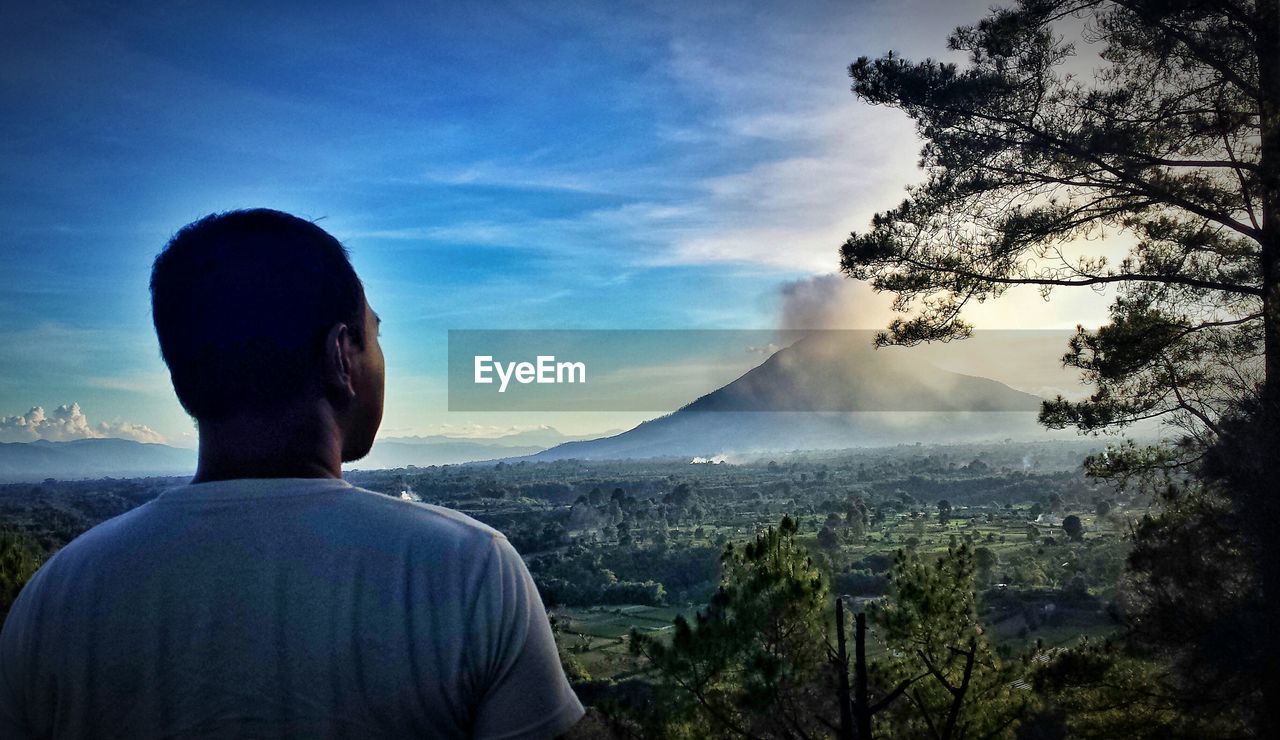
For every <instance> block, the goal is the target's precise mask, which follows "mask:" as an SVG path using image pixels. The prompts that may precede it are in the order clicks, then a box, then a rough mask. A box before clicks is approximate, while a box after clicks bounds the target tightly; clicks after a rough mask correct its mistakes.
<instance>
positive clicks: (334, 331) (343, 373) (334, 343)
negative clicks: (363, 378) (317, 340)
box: [324, 323, 356, 400]
mask: <svg viewBox="0 0 1280 740" xmlns="http://www.w3.org/2000/svg"><path fill="white" fill-rule="evenodd" d="M351 345H352V341H351V329H350V328H348V327H347V325H346V324H342V323H338V324H334V325H333V326H332V327H331V328H330V329H329V333H328V334H327V335H325V338H324V384H325V388H326V389H327V390H328V391H330V392H333V393H337V394H339V395H340V396H342V397H343V398H345V399H347V400H350V399H352V398H355V395H356V387H355V378H354V377H353V376H352V365H353V363H352V359H353V358H352V354H353V352H352V350H353V348H352V346H351Z"/></svg>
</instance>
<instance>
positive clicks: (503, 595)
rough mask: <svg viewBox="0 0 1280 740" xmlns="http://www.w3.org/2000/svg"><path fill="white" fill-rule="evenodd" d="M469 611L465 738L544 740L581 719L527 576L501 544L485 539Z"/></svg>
mask: <svg viewBox="0 0 1280 740" xmlns="http://www.w3.org/2000/svg"><path fill="white" fill-rule="evenodd" d="M492 546H493V552H491V553H490V556H489V558H488V564H487V567H486V569H485V572H484V573H483V574H482V575H481V586H480V589H479V595H478V601H477V603H476V607H475V612H474V615H475V619H474V622H473V625H472V626H473V628H475V631H474V632H473V636H474V638H480V639H483V640H484V641H485V644H484V645H483V646H482V647H481V648H480V649H479V650H478V651H477V652H476V655H477V656H478V657H479V658H480V662H481V665H478V666H476V667H475V668H476V671H477V675H479V676H481V677H482V678H481V681H482V686H480V687H478V689H479V691H480V694H481V699H480V705H479V710H478V712H477V715H476V718H475V723H474V725H473V736H474V737H476V738H491V739H493V740H497V739H498V738H501V739H502V740H507V739H509V738H550V737H555V736H557V735H560V734H562V733H564V732H565V731H566V730H568V729H569V728H570V727H572V726H573V725H574V723H576V722H577V721H578V720H579V719H581V718H582V715H583V713H584V712H583V708H582V704H581V702H579V701H578V697H577V696H576V695H575V694H574V693H573V689H572V688H571V687H570V686H569V681H568V679H567V678H566V677H565V675H564V670H563V669H562V668H561V667H560V657H559V654H558V653H557V652H556V644H555V638H554V637H553V636H552V634H551V624H550V623H549V622H548V621H547V613H546V610H545V608H544V607H543V605H542V599H541V597H540V596H539V595H538V590H537V588H536V587H535V586H534V583H533V578H532V576H530V575H529V569H528V568H527V567H525V564H524V560H522V559H521V558H520V555H519V554H518V553H517V552H516V550H515V548H514V547H512V546H511V543H510V542H508V541H507V539H506V538H505V537H501V536H497V537H494V538H493V539H492Z"/></svg>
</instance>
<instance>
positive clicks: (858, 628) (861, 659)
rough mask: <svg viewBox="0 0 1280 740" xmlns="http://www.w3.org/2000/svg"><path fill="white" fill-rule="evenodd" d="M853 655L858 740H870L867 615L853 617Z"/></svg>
mask: <svg viewBox="0 0 1280 740" xmlns="http://www.w3.org/2000/svg"><path fill="white" fill-rule="evenodd" d="M853 619H854V628H853V655H854V661H855V662H854V680H853V691H854V706H855V707H857V719H858V738H859V740H871V714H872V710H871V701H870V699H869V697H868V695H867V694H868V691H867V615H866V614H863V613H862V612H858V613H857V614H855V615H854V617H853Z"/></svg>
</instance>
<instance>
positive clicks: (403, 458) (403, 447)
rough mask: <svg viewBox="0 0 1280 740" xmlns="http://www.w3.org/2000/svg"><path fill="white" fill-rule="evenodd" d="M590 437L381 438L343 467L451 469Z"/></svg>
mask: <svg viewBox="0 0 1280 740" xmlns="http://www.w3.org/2000/svg"><path fill="white" fill-rule="evenodd" d="M589 438H590V437H587V436H583V437H573V436H569V435H565V434H561V433H560V432H559V431H558V430H556V429H553V428H552V427H539V428H537V429H529V430H525V431H521V432H514V433H512V434H507V435H504V436H501V437H487V438H466V437H450V436H447V435H443V434H436V435H431V436H426V437H384V438H382V439H379V440H378V441H377V442H376V443H375V444H374V445H373V449H372V450H370V452H369V454H368V455H367V456H365V457H364V458H362V459H360V460H357V461H356V462H353V463H350V464H349V465H348V466H347V467H349V468H359V469H361V470H377V469H379V468H403V467H407V466H409V465H417V466H418V467H426V466H428V465H455V464H458V463H464V462H475V461H483V460H496V459H500V458H506V457H520V456H524V455H532V454H534V453H536V452H540V451H542V450H545V449H547V448H548V447H552V446H554V445H557V444H560V443H563V442H567V441H574V440H581V439H589Z"/></svg>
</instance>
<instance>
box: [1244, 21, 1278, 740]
mask: <svg viewBox="0 0 1280 740" xmlns="http://www.w3.org/2000/svg"><path fill="white" fill-rule="evenodd" d="M1256 7H1257V10H1258V20H1259V23H1258V36H1257V42H1256V43H1257V45H1258V46H1257V54H1258V72H1259V75H1258V82H1259V87H1260V88H1261V93H1262V94H1261V95H1260V96H1259V111H1258V112H1259V123H1260V125H1261V132H1260V133H1261V157H1260V161H1259V176H1260V180H1261V185H1262V193H1261V196H1262V224H1261V227H1262V239H1261V243H1262V265H1261V266H1262V289H1263V296H1262V308H1263V327H1264V329H1263V331H1264V335H1263V346H1264V348H1265V352H1266V370H1265V372H1266V380H1265V382H1264V384H1263V389H1262V419H1261V429H1262V431H1263V436H1264V437H1265V440H1262V443H1263V444H1262V448H1261V449H1260V452H1261V454H1262V455H1264V456H1265V457H1264V458H1263V459H1264V460H1266V461H1267V466H1268V467H1270V468H1272V470H1269V471H1267V472H1268V473H1271V474H1270V475H1263V476H1261V478H1262V479H1261V480H1256V481H1253V483H1254V484H1255V485H1253V486H1251V488H1252V490H1250V491H1246V492H1245V494H1246V496H1248V498H1249V499H1251V501H1250V502H1249V503H1251V504H1252V505H1251V506H1248V509H1251V510H1252V511H1249V510H1246V512H1245V513H1246V517H1245V520H1246V522H1250V523H1252V524H1253V525H1254V526H1257V527H1259V528H1261V527H1264V526H1271V525H1274V523H1275V522H1276V515H1277V512H1278V511H1280V501H1278V500H1277V493H1276V491H1274V490H1270V489H1274V488H1276V487H1277V485H1276V481H1277V480H1278V479H1280V475H1277V474H1275V472H1274V466H1275V461H1277V460H1280V433H1278V432H1277V430H1280V0H1257V6H1256ZM1253 535H1254V537H1253V539H1254V548H1255V552H1257V553H1258V554H1259V560H1260V561H1261V562H1260V563H1259V565H1260V568H1259V571H1260V573H1259V575H1260V576H1261V579H1262V596H1263V602H1264V604H1265V620H1266V623H1267V624H1269V625H1271V626H1272V627H1274V626H1275V625H1280V549H1278V548H1276V547H1274V546H1271V543H1269V542H1267V539H1268V536H1267V535H1266V534H1264V533H1263V532H1261V531H1259V530H1255V532H1254V533H1253ZM1264 639H1265V641H1266V644H1265V645H1264V646H1263V648H1264V650H1265V662H1264V667H1263V675H1264V678H1263V686H1262V694H1263V707H1264V709H1263V712H1264V713H1265V717H1264V718H1263V722H1262V728H1261V729H1262V731H1263V733H1264V736H1266V737H1280V630H1276V629H1269V630H1266V637H1265V638H1264Z"/></svg>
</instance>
